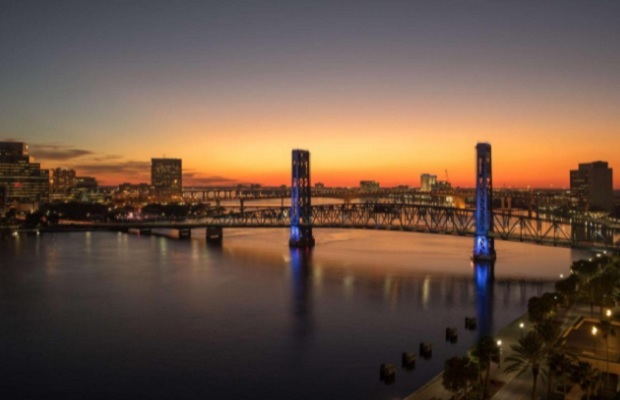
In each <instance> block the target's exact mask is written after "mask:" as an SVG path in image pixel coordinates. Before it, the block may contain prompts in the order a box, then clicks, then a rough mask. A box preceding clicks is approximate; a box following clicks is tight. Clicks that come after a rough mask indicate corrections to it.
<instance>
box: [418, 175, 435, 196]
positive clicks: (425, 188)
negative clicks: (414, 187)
mask: <svg viewBox="0 0 620 400" xmlns="http://www.w3.org/2000/svg"><path fill="white" fill-rule="evenodd" d="M436 184H437V175H431V174H427V173H424V174H422V175H420V191H421V192H430V191H431V190H432V189H433V187H434V186H435V185H436Z"/></svg>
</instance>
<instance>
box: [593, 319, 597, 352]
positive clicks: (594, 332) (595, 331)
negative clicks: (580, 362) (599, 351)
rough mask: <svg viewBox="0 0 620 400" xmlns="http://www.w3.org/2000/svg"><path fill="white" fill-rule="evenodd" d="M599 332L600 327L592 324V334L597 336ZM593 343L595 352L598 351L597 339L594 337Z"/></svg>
mask: <svg viewBox="0 0 620 400" xmlns="http://www.w3.org/2000/svg"><path fill="white" fill-rule="evenodd" d="M597 333H598V329H597V328H596V326H592V336H594V337H596V334H597ZM592 343H593V346H592V347H593V352H594V353H596V339H594V340H593V341H592Z"/></svg>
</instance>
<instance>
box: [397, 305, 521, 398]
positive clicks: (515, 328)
mask: <svg viewBox="0 0 620 400" xmlns="http://www.w3.org/2000/svg"><path fill="white" fill-rule="evenodd" d="M521 323H523V324H524V328H523V329H522V328H521V327H520V324H521ZM527 326H529V320H528V318H527V313H525V314H523V315H522V316H520V317H519V318H517V319H515V320H514V321H512V322H511V323H510V324H508V325H507V326H505V327H504V328H502V329H501V330H500V331H499V333H498V334H497V335H495V338H496V340H501V343H502V344H501V358H500V367H501V361H502V360H504V359H505V358H506V357H508V356H510V355H512V353H513V351H512V350H511V346H512V345H514V344H516V343H517V342H518V341H519V339H520V338H521V335H522V334H524V332H523V331H524V329H525V327H527ZM515 375H516V374H506V373H504V372H503V369H502V368H497V369H492V371H491V380H493V381H496V382H503V383H504V384H503V386H502V387H501V388H500V389H499V390H498V391H497V392H496V393H495V395H494V396H493V399H515V398H521V397H519V396H521V395H522V394H525V395H527V396H529V394H530V393H529V392H527V393H524V392H522V391H521V390H516V392H515V388H513V387H512V386H513V385H512V381H513V380H514V378H515ZM442 376H443V371H442V372H441V373H440V374H438V375H437V376H435V377H434V378H433V379H431V380H430V381H429V382H428V383H426V384H425V385H424V386H422V387H421V388H420V389H418V390H416V391H415V392H413V393H412V394H410V395H409V396H407V397H406V398H405V400H444V399H446V400H447V399H450V398H451V397H452V396H453V393H452V392H450V391H448V390H446V389H445V388H444V387H443V384H442ZM518 386H519V388H520V387H521V386H522V385H521V384H519V385H518ZM530 386H531V385H530ZM507 394H509V396H508V397H505V396H506V395H507ZM498 396H499V397H498Z"/></svg>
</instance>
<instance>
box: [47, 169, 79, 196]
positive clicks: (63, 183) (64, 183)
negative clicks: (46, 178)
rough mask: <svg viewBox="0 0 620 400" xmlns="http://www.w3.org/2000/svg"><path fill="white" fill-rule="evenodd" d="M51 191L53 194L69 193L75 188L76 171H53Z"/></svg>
mask: <svg viewBox="0 0 620 400" xmlns="http://www.w3.org/2000/svg"><path fill="white" fill-rule="evenodd" d="M51 172H52V176H51V177H50V191H51V192H52V193H67V192H68V191H69V190H71V189H72V188H74V187H75V185H76V177H75V170H73V169H65V168H56V169H53V170H51Z"/></svg>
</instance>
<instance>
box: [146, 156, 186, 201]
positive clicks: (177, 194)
mask: <svg viewBox="0 0 620 400" xmlns="http://www.w3.org/2000/svg"><path fill="white" fill-rule="evenodd" d="M182 177H183V168H182V163H181V159H180V158H152V159H151V185H152V186H153V188H154V189H155V194H156V195H157V196H158V197H160V198H164V199H173V198H181V196H182V194H183V178H182Z"/></svg>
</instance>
